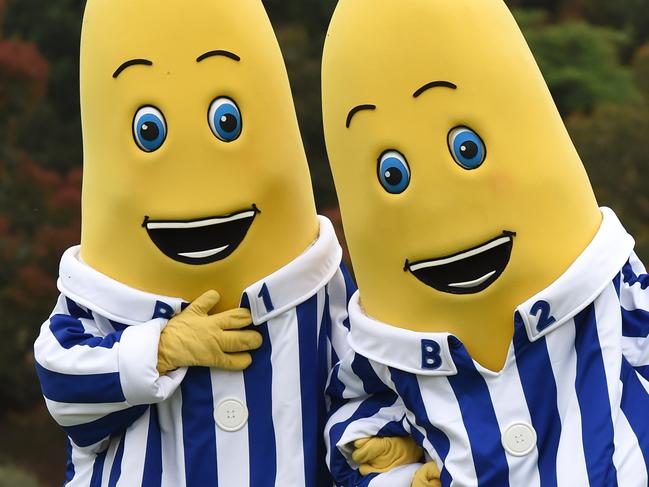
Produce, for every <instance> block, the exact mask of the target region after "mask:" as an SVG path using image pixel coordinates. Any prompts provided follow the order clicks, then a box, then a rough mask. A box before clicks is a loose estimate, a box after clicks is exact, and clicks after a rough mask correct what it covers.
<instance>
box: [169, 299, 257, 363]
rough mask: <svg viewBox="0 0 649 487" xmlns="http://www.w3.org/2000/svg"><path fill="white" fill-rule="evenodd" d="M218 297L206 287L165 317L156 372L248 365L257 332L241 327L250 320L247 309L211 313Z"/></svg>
mask: <svg viewBox="0 0 649 487" xmlns="http://www.w3.org/2000/svg"><path fill="white" fill-rule="evenodd" d="M220 299H221V297H220V295H219V293H217V292H216V291H208V292H206V293H205V294H203V295H202V296H201V297H199V298H198V299H196V301H194V302H193V303H192V304H190V305H189V306H188V307H187V308H186V309H185V310H184V311H183V312H182V313H180V314H178V315H177V316H174V317H173V318H172V319H171V320H169V323H167V326H166V327H165V329H164V330H163V331H162V334H161V335H160V343H159V345H158V372H159V373H160V375H164V374H166V373H167V372H169V371H171V370H175V369H177V368H179V367H192V366H202V367H216V368H220V369H227V370H244V369H246V368H248V367H249V366H250V364H251V363H252V357H251V355H250V353H248V352H249V351H250V350H255V349H257V348H259V347H260V346H261V343H262V338H261V335H260V334H259V333H258V332H256V331H252V330H241V328H245V327H247V326H249V325H250V324H251V323H252V317H251V315H250V311H249V310H247V309H244V308H237V309H233V310H230V311H226V312H224V313H218V314H211V312H212V310H213V309H214V307H215V306H216V305H217V303H218V302H219V300H220Z"/></svg>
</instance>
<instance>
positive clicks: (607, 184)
mask: <svg viewBox="0 0 649 487" xmlns="http://www.w3.org/2000/svg"><path fill="white" fill-rule="evenodd" d="M633 73H634V78H635V79H636V80H637V86H638V89H639V91H640V92H641V94H642V95H641V96H642V99H641V100H639V101H638V102H637V103H633V104H626V105H607V106H602V107H599V108H597V109H596V110H595V112H594V113H593V114H592V116H591V117H573V118H571V119H570V120H569V121H568V129H569V130H570V133H571V135H572V137H573V139H574V141H575V144H576V145H577V148H578V150H579V153H580V154H581V156H582V158H583V159H584V162H585V164H586V167H587V169H588V172H589V175H590V178H591V181H592V182H593V186H594V187H595V192H596V193H597V196H598V199H599V201H600V203H601V204H603V205H606V206H610V207H611V208H613V209H615V211H616V212H617V213H618V215H619V216H620V217H621V218H622V221H623V223H624V225H625V226H626V227H627V230H628V231H629V232H630V233H631V235H633V236H634V238H635V239H636V252H638V253H639V254H640V256H641V257H644V258H645V262H646V258H647V256H649V225H648V222H649V191H647V183H648V182H649V150H648V145H649V143H648V140H649V76H648V75H649V45H648V46H645V47H643V48H641V49H640V50H638V52H637V54H636V56H635V59H634V63H633Z"/></svg>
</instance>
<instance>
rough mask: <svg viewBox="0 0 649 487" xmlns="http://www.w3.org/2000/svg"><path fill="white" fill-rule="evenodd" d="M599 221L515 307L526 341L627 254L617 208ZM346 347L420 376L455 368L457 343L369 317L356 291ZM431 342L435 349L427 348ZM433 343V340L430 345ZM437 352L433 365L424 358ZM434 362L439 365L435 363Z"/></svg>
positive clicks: (584, 302) (583, 303)
mask: <svg viewBox="0 0 649 487" xmlns="http://www.w3.org/2000/svg"><path fill="white" fill-rule="evenodd" d="M602 215H603V221H602V225H601V227H600V229H599V230H598V232H597V235H596V236H595V238H594V239H593V241H592V242H591V243H590V244H589V245H588V247H587V248H586V249H585V250H584V251H583V252H582V254H581V255H580V256H579V257H578V258H577V259H576V260H575V262H574V263H573V264H572V265H571V266H570V267H569V268H568V270H567V271H566V272H565V273H564V274H563V275H561V277H559V278H558V279H557V280H556V281H555V282H554V283H552V284H551V285H550V286H549V287H547V288H546V289H544V290H543V291H541V292H540V293H538V294H537V295H535V296H533V297H532V298H530V299H529V300H527V301H526V302H524V303H523V304H521V305H520V306H518V307H517V308H516V313H518V314H519V315H520V316H521V318H522V321H523V323H524V325H525V329H526V331H527V335H528V337H529V339H530V341H536V340H539V339H540V338H541V337H543V336H545V335H547V334H548V333H551V332H552V331H554V330H556V329H557V328H558V327H560V326H561V325H563V324H565V323H567V322H568V321H569V320H570V319H572V318H574V317H575V316H576V315H577V314H578V313H579V312H580V311H582V310H583V309H584V308H586V307H587V306H588V305H589V304H590V303H592V302H593V301H594V300H595V298H596V297H597V296H599V295H600V294H601V293H602V291H603V290H604V288H605V287H606V286H607V285H609V284H610V283H611V282H612V281H613V279H614V278H615V276H616V275H617V274H618V273H619V272H620V269H621V268H622V267H623V266H624V264H625V263H626V262H627V260H628V259H629V256H630V255H631V253H632V251H633V247H634V245H635V242H634V240H633V238H632V237H631V236H630V235H629V234H628V233H627V232H626V230H624V227H623V226H622V224H621V223H620V221H619V220H618V218H617V216H616V215H615V213H614V212H613V211H612V210H610V209H608V208H602ZM538 303H547V307H548V309H549V310H550V311H551V313H550V315H551V318H552V319H553V320H554V321H552V324H551V325H549V326H547V327H545V328H540V329H539V328H538V324H539V319H540V316H541V312H540V309H539V308H540V305H539V304H538ZM349 317H350V321H351V333H350V336H349V343H350V346H351V347H352V348H353V349H354V350H355V351H356V352H358V353H359V354H361V355H363V356H365V357H367V358H369V359H371V360H374V361H376V362H379V363H382V364H385V365H388V366H392V367H396V368H398V369H401V370H404V371H406V372H412V373H415V374H420V375H454V374H456V373H457V367H456V364H455V363H454V362H453V359H452V354H451V348H456V347H459V346H461V343H460V342H459V340H458V339H457V338H456V337H454V336H452V335H450V334H449V333H417V332H413V331H410V330H404V329H401V328H397V327H394V326H391V325H388V324H386V323H382V322H380V321H377V320H375V319H373V318H371V317H369V316H367V315H366V314H365V313H364V311H363V310H362V308H361V306H360V295H359V293H358V292H357V293H356V294H355V295H354V297H352V300H351V301H350V303H349ZM431 343H432V344H433V346H434V347H437V346H439V353H437V350H433V352H435V353H434V354H431V353H429V352H430V347H431ZM434 344H436V345H434ZM431 357H434V358H435V360H437V357H439V365H438V363H437V361H436V362H435V364H434V365H436V367H435V368H431V367H430V366H429V365H427V364H426V361H427V360H431ZM437 365H438V366H437Z"/></svg>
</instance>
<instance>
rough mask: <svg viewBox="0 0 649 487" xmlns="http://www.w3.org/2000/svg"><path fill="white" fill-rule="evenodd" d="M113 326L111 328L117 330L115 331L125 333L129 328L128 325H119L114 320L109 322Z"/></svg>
mask: <svg viewBox="0 0 649 487" xmlns="http://www.w3.org/2000/svg"><path fill="white" fill-rule="evenodd" d="M108 321H109V322H110V324H111V326H112V327H113V328H114V329H115V331H124V330H126V329H127V328H128V325H125V324H124V323H118V322H117V321H113V320H108Z"/></svg>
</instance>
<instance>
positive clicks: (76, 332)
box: [50, 315, 123, 350]
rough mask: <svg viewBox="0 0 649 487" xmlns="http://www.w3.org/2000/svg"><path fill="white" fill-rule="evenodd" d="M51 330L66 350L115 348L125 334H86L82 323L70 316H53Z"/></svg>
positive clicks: (120, 332)
mask: <svg viewBox="0 0 649 487" xmlns="http://www.w3.org/2000/svg"><path fill="white" fill-rule="evenodd" d="M50 330H51V331H52V334H53V335H54V337H55V338H56V340H57V341H58V342H59V344H60V345H61V346H62V347H63V348H65V349H66V350H69V349H71V348H73V347H79V346H86V347H90V348H96V347H101V348H113V347H114V346H115V344H116V343H118V342H119V341H120V339H121V338H122V333H123V331H116V332H115V333H110V334H109V335H107V336H105V337H96V336H93V335H90V334H89V333H86V330H85V328H84V327H83V324H82V323H81V321H79V320H78V319H77V318H74V317H73V316H68V315H54V316H52V317H51V318H50Z"/></svg>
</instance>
